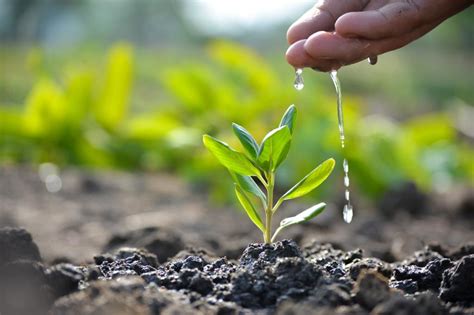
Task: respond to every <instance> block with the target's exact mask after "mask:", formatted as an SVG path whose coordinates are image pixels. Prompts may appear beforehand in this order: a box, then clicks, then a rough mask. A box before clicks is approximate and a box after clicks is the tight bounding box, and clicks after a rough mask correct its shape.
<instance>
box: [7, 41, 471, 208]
mask: <svg viewBox="0 0 474 315" xmlns="http://www.w3.org/2000/svg"><path fill="white" fill-rule="evenodd" d="M193 54H194V55H192V56H191V57H190V58H180V57H178V56H176V55H174V54H173V53H172V52H166V51H164V52H161V54H156V52H153V53H146V52H143V51H136V50H134V49H133V47H131V46H130V45H129V44H126V43H119V44H117V45H115V46H114V47H112V48H111V49H110V51H109V52H108V54H107V57H106V59H105V60H102V59H101V58H102V56H100V54H97V52H95V53H91V54H89V52H88V51H86V52H85V53H84V54H82V55H81V54H78V53H75V54H71V55H72V57H69V58H68V56H67V54H62V55H60V56H56V55H54V53H48V52H44V51H41V50H40V49H31V50H30V51H29V52H28V54H20V53H15V51H8V52H6V51H3V52H2V56H3V57H6V58H7V59H5V60H6V61H5V62H4V63H3V64H2V66H4V67H5V70H6V71H7V72H8V73H11V76H9V78H8V79H5V78H2V79H1V80H0V87H1V88H2V89H1V91H2V99H3V101H2V102H4V103H3V104H0V131H1V138H0V150H1V156H0V162H1V163H2V164H5V163H41V162H53V163H57V164H59V165H61V166H69V165H79V166H86V167H100V168H103V167H105V168H120V169H129V170H147V171H156V170H160V171H171V172H176V173H178V174H180V175H182V176H184V177H186V178H187V179H189V180H190V181H191V182H192V183H195V184H196V187H201V186H202V184H203V183H205V184H208V185H209V186H206V187H211V190H210V192H211V197H212V198H213V199H215V200H227V197H228V196H230V194H231V192H230V191H227V188H228V187H231V186H232V185H228V183H227V181H228V179H227V176H225V175H224V173H225V170H223V169H222V168H221V167H219V165H217V163H216V162H215V160H214V159H213V158H211V156H210V155H209V154H208V153H207V152H205V150H204V148H203V147H202V143H201V135H202V134H204V133H209V134H211V135H213V136H216V137H219V138H220V139H223V140H224V141H226V142H228V143H229V144H231V145H232V146H236V147H238V146H239V144H238V143H237V142H236V140H235V139H234V138H233V137H232V135H231V132H230V131H229V128H228V126H229V124H230V123H231V122H236V123H239V124H242V125H245V126H246V127H248V129H249V130H252V132H253V133H254V135H255V136H256V138H257V140H258V141H260V140H261V138H262V137H263V136H264V131H265V130H268V129H269V128H270V127H271V126H273V125H274V124H275V123H276V122H277V121H278V119H279V113H281V112H282V111H283V110H284V109H285V108H286V107H288V105H290V104H292V103H295V104H296V105H297V106H298V108H299V112H300V115H299V117H298V122H297V123H298V126H299V127H300V128H299V129H298V130H297V132H296V134H295V135H294V140H293V151H292V152H291V153H290V155H289V157H288V160H287V161H286V162H285V163H284V164H283V165H282V169H281V171H280V173H279V174H278V176H279V182H280V183H281V184H282V186H284V187H280V190H282V191H283V190H284V189H287V188H288V187H289V186H290V185H291V183H293V182H295V180H298V179H299V178H301V176H302V175H303V174H305V173H307V172H308V171H309V170H310V169H311V168H312V166H313V164H314V162H315V161H323V160H325V159H327V158H328V157H336V160H337V161H339V164H340V161H341V160H342V155H343V154H345V155H346V156H347V157H348V159H349V161H350V165H351V180H352V181H353V183H355V184H354V185H353V187H356V189H357V190H359V191H360V192H362V193H364V194H365V195H366V196H369V197H377V196H378V195H380V194H381V193H382V192H383V191H384V190H386V189H387V187H389V186H390V185H393V184H396V183H397V182H399V181H403V180H413V181H415V182H416V183H418V184H419V185H420V186H421V187H423V188H424V189H426V190H429V189H431V188H432V187H434V186H442V185H443V184H446V183H447V184H450V183H453V182H464V183H470V184H472V183H473V181H474V170H473V166H472V158H473V156H474V149H473V146H472V144H469V143H468V141H466V140H465V139H463V138H462V137H460V136H459V135H458V132H457V130H456V128H455V121H454V120H453V117H452V115H451V114H450V113H449V112H447V111H446V112H442V111H438V112H435V113H428V114H423V115H418V116H416V117H414V118H412V119H408V120H405V121H401V122H400V121H395V120H393V119H391V118H389V117H387V116H382V115H369V116H368V115H367V113H366V112H365V108H366V107H365V104H364V101H363V100H362V99H360V98H359V97H356V96H354V95H344V108H345V113H344V114H345V126H346V134H347V135H346V138H347V144H346V149H345V152H341V149H340V144H339V139H338V129H337V115H336V105H335V95H334V91H333V90H332V88H331V86H330V85H329V84H330V80H329V78H328V77H327V76H325V75H322V74H319V75H318V74H316V73H309V72H308V73H306V72H305V73H304V76H305V80H306V88H305V90H303V91H302V92H299V93H298V92H296V91H295V90H294V89H293V87H292V80H293V76H294V74H293V73H292V72H291V71H288V69H286V70H285V71H281V70H278V69H277V68H276V67H274V66H273V63H270V62H268V61H267V60H266V59H265V58H263V57H262V56H260V55H258V54H257V53H256V52H255V51H253V50H251V49H249V48H247V47H244V46H242V45H238V44H236V43H232V42H225V41H215V42H212V43H211V44H209V45H208V46H207V47H206V49H205V50H204V51H197V52H193ZM98 56H99V57H100V58H99V59H97V57H98ZM18 69H23V73H27V74H28V75H25V76H23V78H24V82H20V80H19V76H18V74H17V73H15V71H18ZM386 80H389V78H386ZM15 82H17V83H18V82H19V83H18V84H17V83H15ZM25 82H26V83H25ZM25 84H29V85H30V87H29V88H28V89H29V91H28V92H25V91H24V89H25V87H24V85H25ZM342 85H343V93H344V78H342ZM25 93H27V96H26V98H25V99H24V101H20V99H21V98H22V97H23V95H24V94H25ZM5 100H7V101H5ZM340 169H342V165H341V166H340ZM336 173H337V172H335V174H336ZM221 175H222V176H221ZM222 181H225V182H226V183H225V184H223V183H222ZM341 185H342V170H341V172H340V174H339V177H338V176H337V174H336V176H333V178H332V185H326V186H325V188H326V190H331V191H337V190H338V189H335V188H334V187H338V186H341ZM338 188H339V187H338ZM326 192H327V191H326Z"/></svg>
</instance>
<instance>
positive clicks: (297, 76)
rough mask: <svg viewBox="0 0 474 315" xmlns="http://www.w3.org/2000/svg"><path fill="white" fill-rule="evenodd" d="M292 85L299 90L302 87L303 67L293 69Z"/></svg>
mask: <svg viewBox="0 0 474 315" xmlns="http://www.w3.org/2000/svg"><path fill="white" fill-rule="evenodd" d="M293 86H294V87H295V89H296V90H298V91H301V90H302V89H303V88H304V81H303V69H299V68H298V69H296V70H295V82H294V83H293Z"/></svg>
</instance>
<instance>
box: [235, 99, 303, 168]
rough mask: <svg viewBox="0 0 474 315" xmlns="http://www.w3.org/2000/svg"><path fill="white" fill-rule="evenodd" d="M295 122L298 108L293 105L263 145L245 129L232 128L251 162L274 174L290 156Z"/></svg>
mask: <svg viewBox="0 0 474 315" xmlns="http://www.w3.org/2000/svg"><path fill="white" fill-rule="evenodd" d="M295 120H296V107H295V106H294V105H291V106H290V107H289V108H288V109H287V111H286V112H285V114H284V115H283V117H282V120H281V122H280V125H279V127H278V128H276V129H274V130H272V131H270V132H269V133H268V134H267V135H266V136H265V137H264V138H263V140H262V144H261V145H258V143H257V141H255V139H254V138H253V136H252V135H251V134H250V132H248V131H247V130H246V129H245V128H244V127H242V126H240V125H238V124H235V123H234V124H232V128H233V130H234V133H235V135H236V136H237V138H238V139H239V141H240V143H241V144H242V146H243V147H244V149H245V151H246V152H247V154H248V155H249V156H250V158H251V160H252V161H253V162H254V163H255V164H256V165H257V166H258V167H260V168H261V169H262V170H264V171H267V172H268V171H271V172H274V171H275V170H276V169H277V168H278V166H280V164H281V163H282V162H283V161H284V160H285V158H286V156H287V155H288V151H289V150H290V143H291V135H292V133H293V127H294V124H295Z"/></svg>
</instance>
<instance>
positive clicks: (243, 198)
mask: <svg viewBox="0 0 474 315" xmlns="http://www.w3.org/2000/svg"><path fill="white" fill-rule="evenodd" d="M235 194H236V195H237V199H239V201H240V204H241V205H242V207H243V208H244V209H245V212H246V213H247V215H248V217H249V218H250V220H252V222H253V223H254V224H255V225H256V226H257V227H258V228H259V229H260V230H261V231H262V232H264V231H265V227H264V225H263V223H262V219H260V216H259V215H258V212H257V211H256V210H255V207H254V206H253V204H252V202H251V201H250V199H249V197H248V196H247V195H246V194H245V192H244V191H243V189H242V188H240V187H239V186H238V185H235Z"/></svg>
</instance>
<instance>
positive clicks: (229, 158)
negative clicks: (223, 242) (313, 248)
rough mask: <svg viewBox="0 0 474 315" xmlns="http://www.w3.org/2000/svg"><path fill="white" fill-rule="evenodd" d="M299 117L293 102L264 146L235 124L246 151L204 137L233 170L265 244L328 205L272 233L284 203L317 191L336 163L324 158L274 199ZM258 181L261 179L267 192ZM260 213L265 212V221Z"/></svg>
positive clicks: (286, 222)
mask: <svg viewBox="0 0 474 315" xmlns="http://www.w3.org/2000/svg"><path fill="white" fill-rule="evenodd" d="M295 119H296V107H295V106H294V105H291V106H290V107H289V108H288V109H287V111H286V112H285V114H284V115H283V117H282V119H281V122H280V125H279V126H278V128H276V129H273V130H272V131H270V132H269V133H268V134H267V135H266V136H265V137H264V138H263V140H262V143H261V144H260V145H259V144H258V143H257V141H255V139H254V138H253V136H252V135H251V134H250V133H249V132H248V131H247V130H246V129H245V128H244V127H242V126H239V125H237V124H235V123H234V124H232V127H233V130H234V133H235V135H236V136H237V138H238V139H239V141H240V143H241V144H242V146H243V148H244V150H245V152H244V153H242V152H238V151H236V150H234V149H233V148H231V147H230V146H229V145H228V144H227V143H225V142H222V141H220V140H218V139H216V138H213V137H211V136H209V135H204V136H203V142H204V145H205V146H206V148H207V149H208V150H209V151H210V152H211V153H212V154H213V155H214V156H215V157H216V158H217V159H218V160H219V162H220V163H221V164H222V165H224V166H225V167H226V168H227V169H228V170H229V172H230V174H231V176H232V178H233V180H234V184H235V194H236V196H237V199H238V200H239V202H240V204H241V205H242V207H243V208H244V210H245V213H246V214H247V216H248V217H249V218H250V220H251V221H252V222H253V223H254V224H255V225H256V226H257V227H258V228H259V229H260V230H261V231H262V233H263V240H264V242H265V243H271V242H273V241H274V240H275V237H276V236H277V235H278V233H279V232H280V231H281V230H283V229H284V228H286V227H289V226H291V225H294V224H298V223H302V222H306V221H309V220H311V219H312V218H314V217H315V216H317V215H318V214H320V213H321V212H323V210H324V208H325V206H326V204H325V203H319V204H317V205H314V206H312V207H310V208H308V209H306V210H304V211H302V212H301V213H299V214H297V215H295V216H293V217H289V218H286V219H283V220H282V221H281V222H280V225H279V227H278V228H277V229H276V231H275V233H274V234H273V235H272V217H273V215H274V214H275V212H276V211H277V210H278V208H279V207H280V206H281V204H282V203H283V202H284V201H286V200H290V199H295V198H299V197H302V196H304V195H306V194H308V193H310V192H311V191H313V190H314V189H315V188H316V187H318V186H319V185H321V183H323V182H324V181H325V180H326V178H328V176H329V175H330V174H331V172H332V170H333V169H334V165H335V161H334V159H332V158H331V159H328V160H326V161H324V162H323V163H321V164H320V165H319V166H317V167H316V168H315V169H313V170H312V171H311V172H309V173H308V174H307V175H306V176H305V177H304V178H303V179H301V180H300V181H299V182H298V183H297V184H295V185H294V186H293V187H292V188H290V189H289V190H288V191H287V192H286V193H284V194H283V195H282V196H281V197H280V198H279V199H278V200H276V202H274V197H275V196H274V188H275V177H276V171H277V169H278V167H279V166H280V165H281V164H282V163H283V161H284V160H285V159H286V156H287V155H288V151H289V149H290V144H291V139H292V135H293V129H294V126H295ZM256 180H258V181H259V182H260V184H261V186H262V187H263V188H264V189H265V192H263V191H262V189H261V188H260V186H259V185H258V184H257V183H256ZM255 200H260V201H261V208H262V209H263V210H262V211H259V210H258V208H259V207H257V206H256V205H255ZM257 204H258V203H257ZM260 214H264V215H265V221H263V220H262V217H261V216H260Z"/></svg>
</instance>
